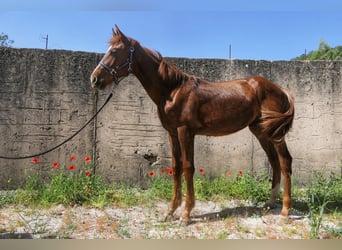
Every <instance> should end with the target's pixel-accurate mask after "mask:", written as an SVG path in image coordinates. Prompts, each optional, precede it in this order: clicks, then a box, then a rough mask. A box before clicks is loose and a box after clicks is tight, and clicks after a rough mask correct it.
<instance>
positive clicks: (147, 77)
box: [133, 46, 169, 105]
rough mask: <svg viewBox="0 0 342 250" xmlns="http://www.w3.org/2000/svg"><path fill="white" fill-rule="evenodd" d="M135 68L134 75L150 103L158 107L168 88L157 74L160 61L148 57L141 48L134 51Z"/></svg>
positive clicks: (153, 57)
mask: <svg viewBox="0 0 342 250" xmlns="http://www.w3.org/2000/svg"><path fill="white" fill-rule="evenodd" d="M135 60H136V68H135V70H134V71H133V73H134V75H135V76H136V77H137V78H138V79H139V81H140V83H141V84H142V86H143V87H144V89H145V90H146V92H147V94H148V95H149V96H150V98H151V99H152V101H153V102H154V103H156V104H157V105H159V104H160V103H161V102H163V99H165V97H166V96H167V91H168V89H169V88H168V87H167V85H166V84H165V81H164V80H163V79H162V77H161V75H160V74H159V73H158V70H159V65H160V62H161V60H158V59H157V57H155V56H153V55H149V54H148V53H147V52H146V51H145V50H144V49H143V48H142V47H140V46H139V49H137V51H136V59H135Z"/></svg>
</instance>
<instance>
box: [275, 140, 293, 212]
mask: <svg viewBox="0 0 342 250" xmlns="http://www.w3.org/2000/svg"><path fill="white" fill-rule="evenodd" d="M274 146H275V149H276V151H277V154H278V158H279V163H280V168H281V172H282V174H283V177H284V197H283V208H282V210H281V213H280V214H281V215H284V216H287V215H288V214H289V209H290V207H291V174H292V167H291V164H292V157H291V155H290V152H289V150H288V149H287V146H286V142H285V140H284V139H283V140H282V141H281V142H279V143H275V144H274Z"/></svg>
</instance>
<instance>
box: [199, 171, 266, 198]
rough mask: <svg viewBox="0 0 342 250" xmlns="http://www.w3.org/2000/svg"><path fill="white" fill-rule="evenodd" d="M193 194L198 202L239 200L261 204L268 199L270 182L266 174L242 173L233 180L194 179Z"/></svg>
mask: <svg viewBox="0 0 342 250" xmlns="http://www.w3.org/2000/svg"><path fill="white" fill-rule="evenodd" d="M194 185H195V194H196V197H197V198H198V199H200V200H224V199H241V200H251V201H253V202H263V201H266V200H267V199H268V198H269V193H270V187H271V186H270V182H269V180H268V176H267V175H266V174H261V175H257V176H253V175H252V174H251V173H243V174H239V175H237V176H236V177H235V178H228V177H227V176H220V177H217V178H214V179H212V180H210V178H208V177H200V178H196V179H195V184H194Z"/></svg>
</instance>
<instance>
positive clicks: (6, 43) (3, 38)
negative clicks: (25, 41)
mask: <svg viewBox="0 0 342 250" xmlns="http://www.w3.org/2000/svg"><path fill="white" fill-rule="evenodd" d="M13 43H14V41H13V40H9V39H8V35H6V34H5V33H3V32H1V34H0V47H12V44H13Z"/></svg>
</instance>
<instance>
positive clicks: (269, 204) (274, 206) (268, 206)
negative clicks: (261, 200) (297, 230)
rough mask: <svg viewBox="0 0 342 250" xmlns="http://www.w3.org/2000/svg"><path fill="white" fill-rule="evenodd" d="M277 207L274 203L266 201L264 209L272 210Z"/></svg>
mask: <svg viewBox="0 0 342 250" xmlns="http://www.w3.org/2000/svg"><path fill="white" fill-rule="evenodd" d="M276 207H277V204H276V203H275V202H274V201H268V202H266V204H265V206H264V208H266V209H274V208H276Z"/></svg>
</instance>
